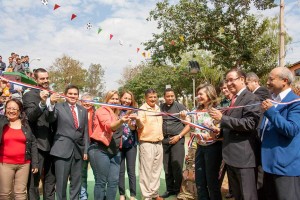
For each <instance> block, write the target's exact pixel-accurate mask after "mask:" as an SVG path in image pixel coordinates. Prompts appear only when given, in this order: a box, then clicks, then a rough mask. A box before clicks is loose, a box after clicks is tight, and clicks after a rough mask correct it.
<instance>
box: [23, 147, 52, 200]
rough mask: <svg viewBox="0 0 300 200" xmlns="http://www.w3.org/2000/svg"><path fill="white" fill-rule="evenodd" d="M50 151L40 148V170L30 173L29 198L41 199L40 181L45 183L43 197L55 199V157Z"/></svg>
mask: <svg viewBox="0 0 300 200" xmlns="http://www.w3.org/2000/svg"><path fill="white" fill-rule="evenodd" d="M49 153H50V152H49V151H42V150H38V159H39V167H38V168H39V171H38V173H36V174H33V173H30V175H29V179H28V185H27V188H28V199H29V200H36V199H40V194H39V183H40V180H41V179H42V183H43V199H45V200H54V199H55V173H54V171H55V170H54V163H53V157H52V156H51V155H50V154H49Z"/></svg>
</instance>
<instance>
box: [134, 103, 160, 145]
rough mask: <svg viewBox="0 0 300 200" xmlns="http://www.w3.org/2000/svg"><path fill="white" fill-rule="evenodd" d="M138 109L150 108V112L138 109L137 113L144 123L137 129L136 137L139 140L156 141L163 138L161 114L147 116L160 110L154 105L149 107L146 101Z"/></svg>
mask: <svg viewBox="0 0 300 200" xmlns="http://www.w3.org/2000/svg"><path fill="white" fill-rule="evenodd" d="M140 109H143V110H149V111H150V110H151V111H152V112H146V111H139V112H138V115H139V117H140V119H141V121H142V123H143V124H144V127H143V128H141V129H138V137H139V141H140V142H158V141H162V139H163V138H164V136H163V131H162V123H163V119H162V116H149V115H154V114H155V113H154V112H153V111H155V112H160V108H159V107H158V106H157V105H155V108H151V107H150V106H149V105H148V104H147V103H144V104H143V105H142V106H141V107H140Z"/></svg>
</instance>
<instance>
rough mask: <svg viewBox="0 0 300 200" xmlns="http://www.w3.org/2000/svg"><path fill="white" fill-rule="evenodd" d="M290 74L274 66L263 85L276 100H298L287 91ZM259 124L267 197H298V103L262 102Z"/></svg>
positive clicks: (272, 199)
mask: <svg viewBox="0 0 300 200" xmlns="http://www.w3.org/2000/svg"><path fill="white" fill-rule="evenodd" d="M293 80H294V75H293V74H292V72H291V71H290V70H289V69H288V68H286V67H277V68H274V69H273V70H272V71H271V73H270V74H269V77H268V81H267V85H268V87H269V88H270V90H271V92H272V93H273V95H272V98H273V100H274V101H276V102H283V103H286V102H291V101H293V100H295V99H298V98H299V96H297V95H296V94H295V93H294V92H292V90H291V83H292V82H293ZM261 107H262V109H263V111H264V119H263V122H262V124H261V129H260V130H261V139H262V150H261V152H262V166H263V170H264V172H265V173H264V183H265V184H264V189H265V193H266V196H267V199H268V200H284V199H286V200H288V199H300V190H299V187H300V153H299V152H300V151H299V146H300V124H299V120H300V102H299V101H296V102H294V103H290V104H273V103H272V102H271V100H270V99H268V100H266V101H264V102H263V103H262V106H261Z"/></svg>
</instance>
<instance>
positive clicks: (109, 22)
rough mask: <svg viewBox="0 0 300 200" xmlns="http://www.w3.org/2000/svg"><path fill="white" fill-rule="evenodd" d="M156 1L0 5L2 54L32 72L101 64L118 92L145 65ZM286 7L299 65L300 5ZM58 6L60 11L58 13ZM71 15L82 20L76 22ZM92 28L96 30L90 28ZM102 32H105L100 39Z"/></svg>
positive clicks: (8, 0)
mask: <svg viewBox="0 0 300 200" xmlns="http://www.w3.org/2000/svg"><path fill="white" fill-rule="evenodd" d="M157 2H158V0H48V5H43V4H42V1H41V0H0V31H1V32H0V55H2V57H3V61H5V62H7V59H8V57H9V55H10V53H11V52H15V53H18V54H19V55H29V56H30V58H31V68H37V67H44V68H48V67H49V66H51V65H52V64H53V62H54V61H55V59H56V58H59V57H62V55H64V54H66V55H68V56H70V57H72V58H73V59H76V60H79V61H80V62H82V63H83V66H84V67H85V68H88V67H89V65H90V64H91V63H94V64H101V66H102V67H103V68H104V70H105V77H104V79H105V89H106V90H111V89H118V87H119V85H118V83H117V81H118V80H119V79H121V77H122V72H123V69H124V67H126V66H135V65H137V64H138V63H140V62H142V61H145V58H144V57H143V56H142V52H144V47H143V45H142V43H143V42H145V41H147V40H149V39H151V37H152V34H153V33H157V32H159V30H157V28H156V27H157V24H156V22H154V21H147V20H146V18H147V17H148V16H149V12H150V11H151V10H152V9H154V8H155V4H156V3H157ZM172 2H173V3H174V2H175V3H176V2H178V0H172ZM285 3H286V7H285V12H286V16H285V27H286V30H287V31H288V34H289V35H290V36H291V37H292V38H293V41H292V42H293V43H292V44H290V45H289V46H288V47H287V53H286V62H289V63H295V62H297V61H300V28H299V21H300V0H286V1H285ZM55 4H58V5H60V7H59V8H58V9H56V10H53V8H54V5H55ZM253 13H255V14H262V15H264V16H267V17H272V16H275V15H278V14H279V7H276V8H274V9H271V10H266V11H257V10H253ZM72 14H76V15H77V17H76V18H75V19H73V20H71V15H72ZM88 23H91V24H92V28H91V29H87V24H88ZM98 28H101V29H102V31H101V32H100V33H99V34H98V33H97V31H98ZM110 34H112V35H113V38H112V39H111V40H110V38H109V37H110ZM137 48H139V49H140V50H139V52H138V53H137ZM37 58H39V59H40V61H38V60H37Z"/></svg>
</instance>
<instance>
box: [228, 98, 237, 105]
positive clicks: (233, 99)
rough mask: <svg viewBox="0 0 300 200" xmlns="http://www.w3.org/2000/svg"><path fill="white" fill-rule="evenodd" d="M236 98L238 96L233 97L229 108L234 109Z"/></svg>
mask: <svg viewBox="0 0 300 200" xmlns="http://www.w3.org/2000/svg"><path fill="white" fill-rule="evenodd" d="M236 98H237V95H234V96H233V97H232V99H231V102H230V105H229V107H232V106H233V105H234V103H235V100H236Z"/></svg>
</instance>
